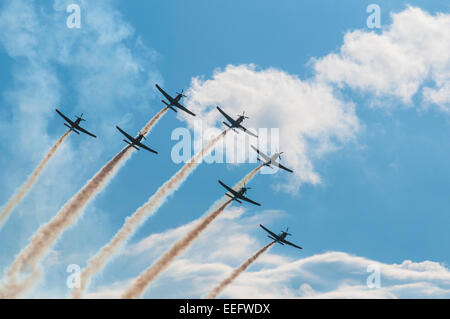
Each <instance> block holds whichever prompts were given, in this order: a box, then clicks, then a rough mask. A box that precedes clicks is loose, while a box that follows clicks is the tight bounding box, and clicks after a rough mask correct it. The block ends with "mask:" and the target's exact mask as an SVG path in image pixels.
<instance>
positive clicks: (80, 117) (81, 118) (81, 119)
mask: <svg viewBox="0 0 450 319" xmlns="http://www.w3.org/2000/svg"><path fill="white" fill-rule="evenodd" d="M77 118H78V119H80V121H86V120H85V119H84V118H83V113H81V114H80V116H77Z"/></svg>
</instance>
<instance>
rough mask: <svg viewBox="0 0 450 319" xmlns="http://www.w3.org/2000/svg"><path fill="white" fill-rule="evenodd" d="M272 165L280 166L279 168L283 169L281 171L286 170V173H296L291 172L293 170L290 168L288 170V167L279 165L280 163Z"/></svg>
mask: <svg viewBox="0 0 450 319" xmlns="http://www.w3.org/2000/svg"><path fill="white" fill-rule="evenodd" d="M272 165H275V166H278V167H279V168H281V169H284V170H285V171H288V172H291V173H294V171H293V170H291V169H289V168H287V167H285V166H283V165H281V164H280V163H278V162H273V163H272Z"/></svg>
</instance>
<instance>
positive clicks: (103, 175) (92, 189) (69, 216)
mask: <svg viewBox="0 0 450 319" xmlns="http://www.w3.org/2000/svg"><path fill="white" fill-rule="evenodd" d="M166 111H167V108H165V109H163V110H161V111H160V112H158V114H156V115H155V116H154V117H153V118H152V119H151V120H150V121H149V122H148V123H147V124H146V125H145V127H144V130H146V131H147V133H148V131H149V130H150V129H151V127H152V126H153V125H154V124H155V123H156V122H157V121H158V119H159V118H161V116H162V115H163V114H164V113H165V112H166ZM131 151H132V148H131V147H130V146H126V147H125V148H123V149H122V150H121V151H120V152H119V153H118V154H117V155H116V156H114V157H113V158H112V159H111V160H110V161H109V162H108V163H107V164H106V165H105V166H103V167H102V168H101V169H100V170H99V171H98V172H97V174H95V175H94V177H92V178H91V179H90V180H89V181H88V182H87V183H86V185H85V186H83V188H82V189H81V190H80V191H78V193H77V194H76V195H75V196H73V197H72V198H71V199H70V200H69V201H68V202H67V203H66V204H64V206H63V207H62V208H61V209H60V210H59V212H58V213H57V214H56V216H55V217H53V218H52V219H51V220H50V221H49V222H48V223H47V224H45V225H43V226H41V227H40V228H39V229H38V230H37V232H36V233H35V234H34V235H33V237H31V239H30V243H29V244H28V246H26V247H25V248H24V249H22V251H21V252H20V253H19V255H18V256H17V257H16V259H15V261H14V262H13V264H12V265H11V266H10V268H9V270H8V272H7V274H6V277H7V279H8V282H7V283H6V284H5V285H3V287H2V288H1V289H0V294H2V293H3V294H9V292H8V287H9V283H10V282H14V281H17V280H18V279H17V277H18V275H19V274H20V273H24V272H25V271H26V270H28V268H29V269H30V271H31V272H33V269H34V268H35V267H36V265H37V264H38V262H39V261H40V260H42V259H43V258H44V257H45V256H46V254H47V253H48V252H49V251H50V249H51V247H52V246H53V245H54V243H55V242H56V241H57V239H58V238H59V237H60V236H61V235H62V233H63V232H64V231H65V230H66V229H67V228H68V227H70V226H72V225H74V224H75V223H76V221H77V220H78V219H79V218H80V217H81V216H82V213H83V211H84V208H85V207H86V205H87V204H88V203H89V202H90V201H91V200H92V199H93V198H95V196H96V195H97V194H98V193H99V192H100V191H101V190H102V189H104V187H105V186H106V185H107V184H108V182H109V181H110V180H111V179H112V178H113V177H114V176H115V175H116V173H117V172H118V170H119V168H120V167H121V165H122V164H124V163H125V162H126V160H128V159H129V158H130V156H131V154H132V152H131ZM36 279H38V278H36ZM31 286H32V284H30V285H24V286H23V287H24V289H23V290H21V291H18V292H17V294H19V293H22V292H25V290H26V289H28V288H29V287H31ZM25 288H26V289H25Z"/></svg>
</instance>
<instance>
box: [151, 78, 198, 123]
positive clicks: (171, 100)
mask: <svg viewBox="0 0 450 319" xmlns="http://www.w3.org/2000/svg"><path fill="white" fill-rule="evenodd" d="M155 86H156V88H157V89H158V90H159V92H161V93H162V94H163V95H164V97H165V98H166V99H168V100H169V103H167V102H166V101H164V100H161V102H163V103H164V104H165V105H167V107H168V108H170V109H171V110H172V111H174V112H177V110H176V109H174V106H176V107H177V108H179V109H180V110H183V111H185V112H186V113H189V114H191V115H193V116H195V114H194V113H192V112H191V111H189V110H188V109H187V108H185V107H184V106H183V105H181V104H180V100H181V98H182V97H186V95H184V94H183V90H181V93H178V92H177V96H176V97H175V98H173V97H171V96H170V95H169V94H167V93H166V91H164V90H163V89H161V88H160V87H159V85H158V84H155Z"/></svg>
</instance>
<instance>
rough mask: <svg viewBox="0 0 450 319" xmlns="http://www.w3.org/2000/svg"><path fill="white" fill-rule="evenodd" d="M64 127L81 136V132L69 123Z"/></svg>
mask: <svg viewBox="0 0 450 319" xmlns="http://www.w3.org/2000/svg"><path fill="white" fill-rule="evenodd" d="M64 125H65V126H67V127H68V128H69V130H71V131H74V132H75V133H77V134H78V135H80V132H78V131H76V130H75V129H74V128H73V127H72V126H70V125H68V124H67V123H64Z"/></svg>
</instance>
